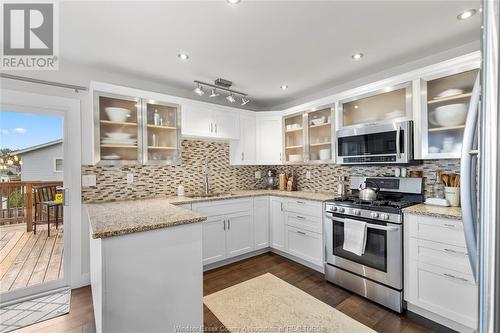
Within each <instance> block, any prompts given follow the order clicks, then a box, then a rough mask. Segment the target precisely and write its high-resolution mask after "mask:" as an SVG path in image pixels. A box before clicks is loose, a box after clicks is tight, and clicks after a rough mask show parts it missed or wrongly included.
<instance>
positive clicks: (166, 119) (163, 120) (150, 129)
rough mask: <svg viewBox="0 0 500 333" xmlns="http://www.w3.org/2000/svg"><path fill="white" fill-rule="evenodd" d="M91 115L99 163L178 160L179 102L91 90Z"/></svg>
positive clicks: (179, 142)
mask: <svg viewBox="0 0 500 333" xmlns="http://www.w3.org/2000/svg"><path fill="white" fill-rule="evenodd" d="M94 117H95V128H94V135H95V137H94V152H95V153H94V155H95V156H94V159H95V161H96V163H97V164H98V165H140V164H166V165H168V164H177V163H179V162H180V156H181V155H180V154H181V140H180V135H181V126H180V124H181V122H180V121H181V119H180V106H179V105H177V104H171V103H164V102H158V101H153V100H147V99H141V98H136V97H130V96H122V95H116V94H110V93H107V92H97V91H94Z"/></svg>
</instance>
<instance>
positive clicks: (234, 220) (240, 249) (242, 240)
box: [226, 211, 254, 258]
mask: <svg viewBox="0 0 500 333" xmlns="http://www.w3.org/2000/svg"><path fill="white" fill-rule="evenodd" d="M252 229H253V216H252V213H251V212H250V211H249V212H243V213H241V214H232V215H229V216H227V218H226V253H227V256H228V257H229V258H230V257H235V256H239V255H241V254H245V253H247V252H250V251H252V250H253V249H254V245H253V230H252Z"/></svg>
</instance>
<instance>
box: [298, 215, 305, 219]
mask: <svg viewBox="0 0 500 333" xmlns="http://www.w3.org/2000/svg"><path fill="white" fill-rule="evenodd" d="M297 218H298V219H299V220H305V219H306V218H305V217H304V216H300V215H297Z"/></svg>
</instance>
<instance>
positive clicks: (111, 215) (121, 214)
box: [86, 198, 207, 238]
mask: <svg viewBox="0 0 500 333" xmlns="http://www.w3.org/2000/svg"><path fill="white" fill-rule="evenodd" d="M86 206H87V212H88V215H89V220H90V225H91V227H92V237H93V238H106V237H111V236H119V235H125V234H130V233H135V232H140V231H146V230H153V229H160V228H167V227H173V226H176V225H181V224H187V223H197V222H202V221H205V220H206V219H207V217H206V216H203V215H200V214H196V213H193V212H191V211H190V210H187V209H184V208H181V207H176V206H175V205H172V204H171V203H170V202H169V200H167V199H165V198H163V199H145V200H133V201H114V202H104V203H92V204H86Z"/></svg>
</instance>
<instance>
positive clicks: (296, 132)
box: [283, 112, 306, 164]
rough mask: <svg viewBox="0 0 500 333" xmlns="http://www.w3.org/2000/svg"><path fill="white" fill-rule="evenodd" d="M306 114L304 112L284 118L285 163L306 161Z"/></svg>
mask: <svg viewBox="0 0 500 333" xmlns="http://www.w3.org/2000/svg"><path fill="white" fill-rule="evenodd" d="M305 118H306V115H305V114H304V112H300V113H296V114H292V115H289V116H285V117H284V118H283V143H284V156H285V163H286V164H291V163H301V162H304V161H305V154H306V150H305V141H306V122H305Z"/></svg>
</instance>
